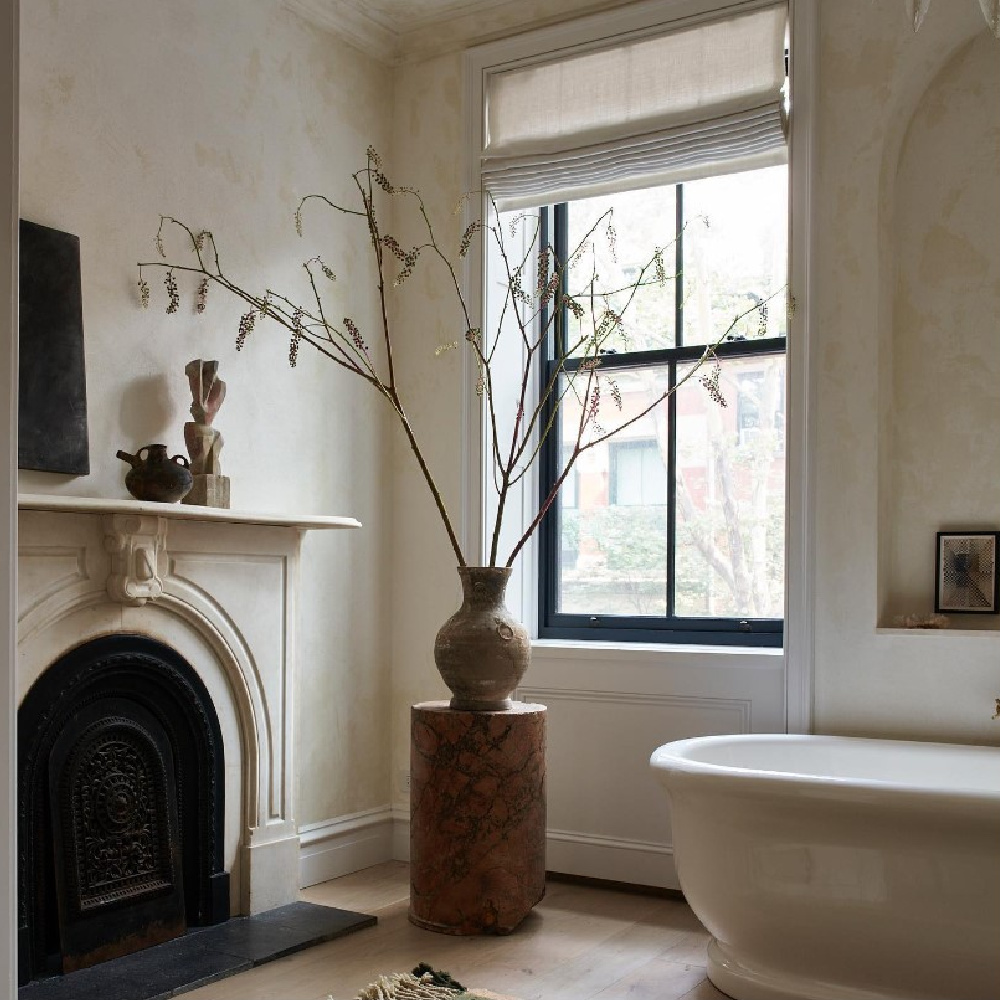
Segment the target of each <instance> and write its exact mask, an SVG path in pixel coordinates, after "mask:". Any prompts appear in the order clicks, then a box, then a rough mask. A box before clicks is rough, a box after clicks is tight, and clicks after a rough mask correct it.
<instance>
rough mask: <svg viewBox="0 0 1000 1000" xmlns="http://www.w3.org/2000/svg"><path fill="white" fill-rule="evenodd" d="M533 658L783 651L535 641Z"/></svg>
mask: <svg viewBox="0 0 1000 1000" xmlns="http://www.w3.org/2000/svg"><path fill="white" fill-rule="evenodd" d="M531 652H532V656H533V657H537V658H540V659H546V660H570V659H573V660H607V659H609V658H614V659H616V660H632V661H635V662H643V661H647V660H648V661H656V660H661V659H662V658H663V657H664V656H669V655H671V654H673V655H675V656H684V657H685V658H688V659H691V658H696V657H705V658H706V659H707V658H712V659H717V658H721V657H726V658H730V657H740V656H744V657H745V656H753V657H761V656H764V657H769V658H773V657H782V656H784V655H785V651H784V650H783V649H780V648H778V649H775V648H773V647H770V648H769V647H764V646H715V645H695V644H692V643H672V642H601V641H591V640H587V641H583V640H574V639H532V640H531Z"/></svg>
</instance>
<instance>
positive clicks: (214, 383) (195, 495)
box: [184, 358, 229, 509]
mask: <svg viewBox="0 0 1000 1000" xmlns="http://www.w3.org/2000/svg"><path fill="white" fill-rule="evenodd" d="M184 374H185V375H187V377H188V384H189V385H190V386H191V396H192V397H193V402H192V403H191V416H192V417H194V420H193V421H188V422H187V423H186V424H185V425H184V442H185V444H186V445H187V449H188V454H189V455H190V456H191V472H192V473H193V474H194V486H193V487H192V489H191V492H190V493H188V495H187V496H186V497H185V498H184V503H190V504H198V505H200V506H202V507H222V508H226V509H228V507H229V477H228V476H224V475H222V466H221V464H220V461H219V453H220V452H221V451H222V445H223V440H222V435H221V434H220V433H219V432H218V431H217V430H216V429H215V428H214V427H213V426H212V422H213V421H214V420H215V415H216V413H218V412H219V407H220V406H222V401H223V400H224V399H225V398H226V383H225V382H223V381H222V379H220V378H219V362H218V361H202V360H201V359H200V358H198V359H196V360H194V361H189V362H188V363H187V365H186V366H185V368H184Z"/></svg>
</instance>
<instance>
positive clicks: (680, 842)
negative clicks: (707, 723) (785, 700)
mask: <svg viewBox="0 0 1000 1000" xmlns="http://www.w3.org/2000/svg"><path fill="white" fill-rule="evenodd" d="M650 764H651V766H652V767H653V770H654V772H655V773H656V775H657V777H658V778H659V780H660V781H661V782H662V783H663V785H664V787H665V788H666V790H667V793H668V795H669V798H670V806H671V824H672V828H673V842H674V860H675V862H676V865H677V874H678V877H679V879H680V883H681V888H682V889H683V890H684V894H685V896H686V897H687V900H688V902H689V903H690V905H691V908H692V909H693V910H694V912H695V914H696V915H697V916H698V918H699V919H700V920H701V921H702V923H703V924H704V925H705V926H706V927H707V928H708V931H709V933H711V935H712V938H713V940H712V941H711V943H710V944H709V948H708V975H709V978H710V979H711V980H712V982H713V983H714V984H715V985H716V986H717V987H718V988H719V989H720V990H722V991H723V992H724V993H727V994H729V996H732V997H736V998H737V1000H890V998H891V1000H1000V748H996V749H995V748H992V747H967V746H956V745H951V744H944V743H903V742H893V741H890V740H867V739H854V738H849V737H833V736H758V735H752V736H705V737H699V738H696V739H690V740H681V741H679V742H677V743H668V744H667V745H666V746H662V747H660V748H659V749H658V750H656V751H655V752H654V753H653V756H652V758H651V760H650Z"/></svg>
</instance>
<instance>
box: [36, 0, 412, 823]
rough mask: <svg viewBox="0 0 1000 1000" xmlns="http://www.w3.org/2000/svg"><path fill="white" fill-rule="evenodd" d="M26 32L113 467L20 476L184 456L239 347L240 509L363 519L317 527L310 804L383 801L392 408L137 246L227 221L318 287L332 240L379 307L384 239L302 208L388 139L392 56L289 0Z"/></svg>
mask: <svg viewBox="0 0 1000 1000" xmlns="http://www.w3.org/2000/svg"><path fill="white" fill-rule="evenodd" d="M21 51H22V86H21V177H22V186H21V215H22V217H24V218H27V219H31V220H33V221H36V222H39V223H42V224H43V225H48V226H52V227H55V228H58V229H63V230H67V231H69V232H72V233H75V234H77V235H78V236H79V237H80V239H81V258H82V272H83V298H84V302H83V307H84V327H85V339H86V361H87V383H88V384H87V389H88V406H89V427H90V448H91V473H90V475H89V476H84V477H79V478H69V477H62V476H55V475H51V474H44V473H21V476H20V484H19V485H20V489H21V490H22V491H25V492H54V493H66V494H75V495H83V496H96V497H122V496H126V495H127V494H126V493H125V489H124V485H123V478H124V472H125V471H126V467H125V465H124V464H123V463H121V462H120V461H118V460H117V459H116V458H115V451H116V449H118V448H124V449H126V450H127V451H134V450H135V449H136V448H137V447H139V446H141V445H143V444H145V443H148V442H150V441H163V442H165V443H167V444H168V446H169V448H170V452H171V453H174V452H182V453H183V452H184V447H183V438H182V425H183V423H184V421H185V420H186V419H188V415H187V408H188V406H189V405H190V396H189V392H188V389H187V385H186V379H185V376H184V365H185V364H186V362H187V361H189V360H190V359H192V358H197V357H201V358H218V359H219V361H220V365H221V375H222V377H223V378H224V379H225V380H226V382H227V384H228V396H227V399H226V402H225V405H224V406H223V408H222V410H221V411H220V414H219V417H218V419H217V426H218V427H219V429H220V430H221V431H222V433H223V436H224V437H225V439H226V447H225V449H224V451H223V453H222V461H223V469H224V471H225V472H226V473H227V474H228V475H229V476H230V477H231V479H232V497H233V506H234V507H240V508H253V509H256V510H262V511H275V512H284V513H320V514H343V515H349V516H353V517H357V518H358V519H359V520H361V521H362V522H363V524H364V528H363V530H361V531H358V532H351V533H345V534H350V536H351V537H350V538H347V537H336V538H334V537H313V536H307V538H306V539H305V541H304V544H303V552H302V569H301V591H300V593H301V595H302V600H301V625H300V633H299V646H298V649H299V666H298V674H299V678H300V690H299V695H298V698H297V706H298V708H297V712H298V717H297V732H298V740H297V743H298V745H297V747H296V754H297V762H298V766H297V770H298V783H299V788H298V803H299V809H298V816H297V819H298V821H299V822H300V823H301V824H310V823H317V822H322V821H324V820H327V819H329V818H330V817H337V816H341V815H344V814H353V813H357V812H361V811H364V810H366V809H372V808H376V807H380V806H382V805H384V803H385V802H386V801H388V798H389V788H388V774H389V768H388V749H387V741H386V739H385V730H386V720H387V716H388V704H389V653H390V649H389V642H388V639H387V638H386V637H385V632H384V630H383V629H381V628H379V627H378V621H379V615H380V614H381V613H382V609H383V607H384V602H385V593H386V588H387V586H388V579H389V576H388V572H387V560H388V548H387V538H388V528H389V517H390V497H391V485H390V484H391V475H390V461H389V447H390V445H389V436H388V435H389V425H388V423H387V416H388V414H387V412H386V410H385V409H384V408H383V405H382V403H381V401H380V400H379V399H377V398H376V397H375V396H374V394H372V393H370V392H368V391H366V390H367V387H366V386H364V385H362V384H360V383H359V382H358V381H356V380H354V379H352V378H351V377H350V376H349V375H347V374H346V373H342V372H340V371H339V370H338V369H336V367H335V366H334V365H333V364H331V363H330V362H328V361H327V360H325V359H323V358H320V357H318V356H316V355H315V354H313V353H311V352H309V351H307V350H306V349H303V350H302V352H301V354H300V358H299V364H298V367H297V368H295V369H294V370H292V369H290V368H289V365H288V360H287V359H288V346H289V345H288V341H287V340H286V339H285V337H284V336H283V335H282V334H281V333H280V331H279V330H278V328H276V327H274V328H270V327H269V325H268V324H263V325H258V328H257V330H256V331H255V332H254V333H253V334H252V335H251V338H250V340H249V341H248V343H247V345H246V348H245V350H244V351H243V352H241V353H236V352H235V350H234V340H235V334H236V330H237V326H238V319H239V314H240V312H241V310H240V308H239V303H237V302H236V301H235V300H226V299H225V298H224V296H223V294H222V293H221V292H218V294H214V295H212V296H210V299H209V304H208V308H207V310H206V311H205V312H204V314H202V315H198V314H197V313H196V312H195V310H194V308H193V298H192V294H191V293H192V290H193V288H192V284H191V283H189V282H186V281H185V280H184V278H183V276H181V277H180V278H179V283H180V285H181V295H182V303H181V306H180V309H179V311H178V313H177V314H176V315H174V316H167V315H165V314H164V309H165V305H166V297H165V293H164V290H163V285H162V279H163V274H162V272H157V271H156V270H149V271H148V272H147V278H148V280H149V282H150V284H151V286H152V298H153V302H152V307H151V309H150V310H149V311H145V312H144V311H143V310H142V309H141V308H140V307H139V303H138V298H137V294H136V284H135V282H136V268H135V262H136V261H138V260H155V259H157V256H156V251H155V249H154V244H153V238H154V236H155V233H156V228H157V225H158V221H159V215H160V213H164V214H167V215H173V216H176V217H178V218H180V219H183V220H184V221H186V222H187V223H189V224H190V225H191V226H193V227H195V228H206V229H210V230H212V231H213V232H214V233H215V235H216V239H217V242H218V245H219V248H220V252H221V254H222V258H223V261H224V263H225V267H226V269H227V272H228V273H230V274H231V275H233V276H234V277H235V278H237V279H238V280H241V281H242V282H243V283H244V284H246V285H248V286H249V287H251V288H259V289H260V290H263V288H264V287H265V286H268V285H270V286H272V287H275V288H278V289H280V290H282V291H285V292H287V293H288V294H291V295H295V296H298V295H302V296H305V295H307V294H308V286H307V285H305V284H304V279H303V275H302V270H301V267H300V262H301V261H303V260H305V259H306V258H308V257H310V256H312V255H313V254H315V253H320V252H321V253H322V254H323V256H324V259H325V260H326V261H327V262H328V263H329V264H330V266H331V267H333V268H334V269H335V270H336V271H337V272H338V275H339V280H338V282H337V283H335V285H333V286H331V291H330V295H329V298H328V305H329V306H330V308H331V310H332V311H333V312H334V314H335V315H336V316H337V317H338V318H339V317H340V316H342V315H346V314H351V315H353V316H354V318H355V319H356V321H357V322H358V325H359V326H360V327H361V328H362V329H364V328H365V327H366V326H368V325H370V324H371V321H372V319H373V316H374V310H375V307H376V302H375V300H374V296H373V295H369V294H368V293H367V292H365V291H364V290H365V289H368V288H372V289H373V288H374V282H373V281H372V280H371V278H372V276H371V271H370V265H369V263H368V261H367V258H366V257H365V256H364V253H363V244H362V242H361V241H359V240H357V239H354V238H352V236H351V235H346V234H345V230H344V229H343V228H342V227H340V224H339V223H340V220H335V221H331V220H330V218H329V216H324V215H323V214H322V213H316V214H307V216H306V223H305V238H304V239H303V240H300V239H299V238H298V237H297V236H296V234H295V229H294V225H293V213H294V210H295V207H296V205H297V203H298V199H299V198H300V197H301V196H302V195H303V194H306V193H309V192H314V191H318V192H323V193H326V194H330V195H332V196H338V195H346V193H347V191H348V188H347V185H348V183H349V180H350V173H351V171H352V170H353V169H356V167H357V165H358V164H359V163H361V162H363V158H364V151H365V147H366V146H367V144H368V143H369V142H374V143H376V145H379V144H381V145H382V146H383V147H385V146H386V145H387V143H388V139H389V136H390V116H391V101H392V89H391V76H390V72H389V71H388V70H387V69H386V68H385V67H384V66H382V65H380V64H378V63H376V62H375V61H374V60H372V59H370V58H368V57H366V56H363V55H361V54H359V53H358V52H357V51H356V50H355V49H353V48H351V47H350V46H348V45H346V44H343V43H341V42H339V41H337V40H336V39H335V38H333V37H332V36H330V35H328V34H325V33H322V32H320V31H318V30H317V29H315V28H313V27H311V26H309V25H307V24H306V23H305V22H303V21H301V20H299V19H298V18H297V17H296V16H295V15H293V14H291V13H289V12H287V11H284V10H283V9H282V8H281V6H280V4H279V2H278V0H273V2H272V0H257V2H254V3H245V2H243V0H213V2H212V3H203V2H198V0H172V2H170V3H167V4H164V3H158V2H156V0H87V3H84V4H78V3H71V2H67V0H50V2H38V3H32V4H29V5H27V7H26V9H25V10H24V12H23V17H22V24H21ZM352 235H353V234H352ZM166 240H167V245H168V247H172V248H173V256H174V257H175V258H176V257H180V256H181V255H182V254H183V253H184V246H183V241H182V240H179V239H177V238H176V236H173V235H171V234H170V233H169V232H168V233H167V236H166ZM359 290H361V291H360V293H359ZM216 291H217V290H216ZM348 295H350V305H349V306H348V305H347V304H345V303H346V301H347V296H348ZM348 309H350V310H351V312H350V313H348Z"/></svg>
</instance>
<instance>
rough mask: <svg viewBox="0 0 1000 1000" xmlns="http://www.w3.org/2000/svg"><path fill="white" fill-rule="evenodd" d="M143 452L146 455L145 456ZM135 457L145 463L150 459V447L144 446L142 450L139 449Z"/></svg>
mask: <svg viewBox="0 0 1000 1000" xmlns="http://www.w3.org/2000/svg"><path fill="white" fill-rule="evenodd" d="M143 452H145V453H146V454H145V455H143ZM135 457H136V458H137V459H139V461H140V462H145V461H146V460H147V459H148V458H149V445H148V444H144V445H143V446H142V447H141V448H139V449H137V450H136V453H135Z"/></svg>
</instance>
